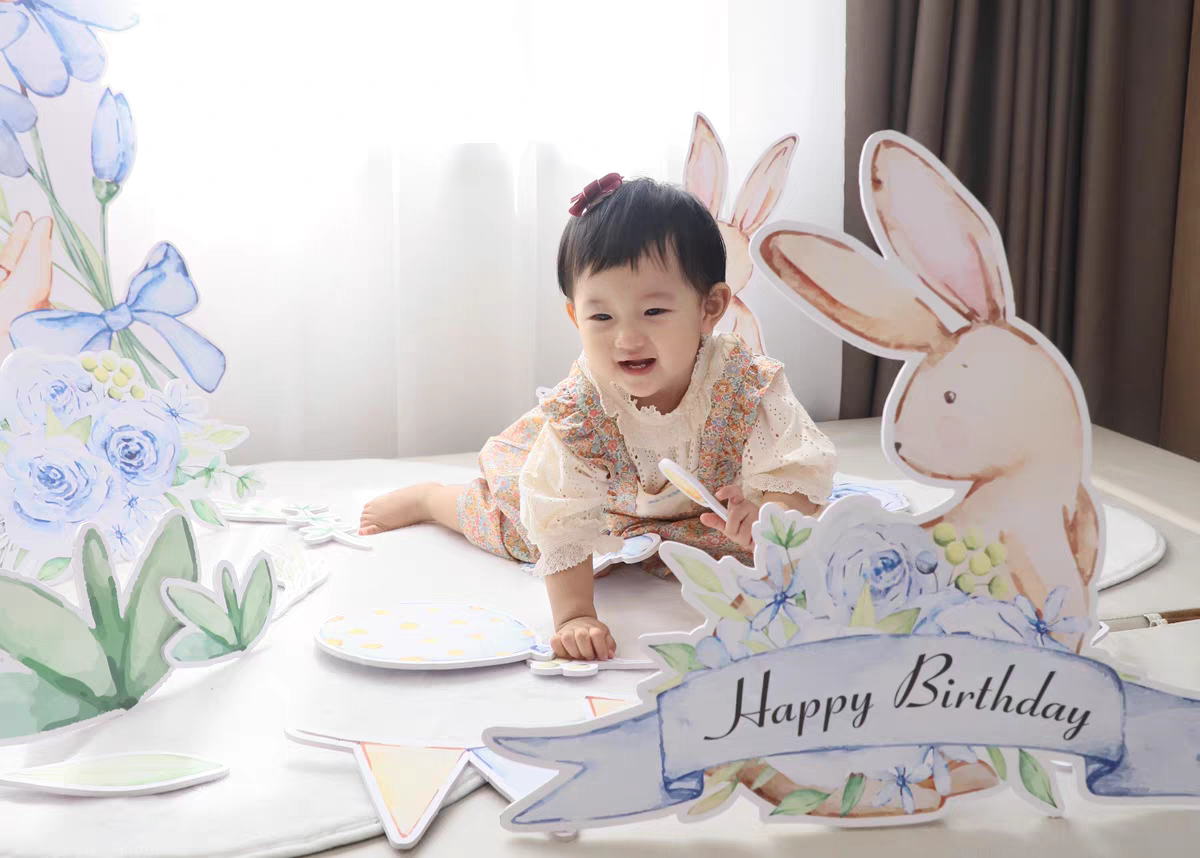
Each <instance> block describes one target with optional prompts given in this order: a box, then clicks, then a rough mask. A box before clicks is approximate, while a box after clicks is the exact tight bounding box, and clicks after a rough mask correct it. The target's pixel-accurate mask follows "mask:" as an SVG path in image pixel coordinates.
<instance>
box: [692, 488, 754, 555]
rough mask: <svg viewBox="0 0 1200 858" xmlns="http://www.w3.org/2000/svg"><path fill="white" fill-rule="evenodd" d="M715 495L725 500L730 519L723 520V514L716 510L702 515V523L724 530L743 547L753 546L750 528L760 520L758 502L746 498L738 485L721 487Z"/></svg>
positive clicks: (718, 498)
mask: <svg viewBox="0 0 1200 858" xmlns="http://www.w3.org/2000/svg"><path fill="white" fill-rule="evenodd" d="M714 497H716V499H717V500H719V501H724V502H725V508H726V510H728V512H729V521H721V516H719V515H717V514H716V513H715V512H706V513H704V514H703V515H701V516H700V523H701V524H704V525H708V526H709V527H711V528H713V529H714V530H719V531H721V532H723V533H724V534H725V535H726V536H728V537H729V538H730V539H732V540H733V541H734V542H736V543H737V544H738V545H740V546H742V548H750V547H751V546H753V545H754V538H753V537H752V536H751V535H750V528H751V527H753V526H754V522H756V521H758V504H756V503H754V502H753V501H748V500H746V496H745V495H744V494H742V490H741V489H740V488H738V487H737V486H725V487H723V488H719V489H717V493H716V495H714Z"/></svg>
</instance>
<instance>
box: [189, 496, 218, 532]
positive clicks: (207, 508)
mask: <svg viewBox="0 0 1200 858" xmlns="http://www.w3.org/2000/svg"><path fill="white" fill-rule="evenodd" d="M192 510H193V511H194V512H195V513H196V517H197V518H199V519H200V520H201V521H203V522H205V523H207V524H211V525H215V526H216V527H224V526H225V522H224V521H222V520H221V516H220V515H218V514H217V511H216V509H214V508H213V506H212V504H210V503H209V502H208V501H205V500H201V499H199V498H197V499H196V500H194V501H192Z"/></svg>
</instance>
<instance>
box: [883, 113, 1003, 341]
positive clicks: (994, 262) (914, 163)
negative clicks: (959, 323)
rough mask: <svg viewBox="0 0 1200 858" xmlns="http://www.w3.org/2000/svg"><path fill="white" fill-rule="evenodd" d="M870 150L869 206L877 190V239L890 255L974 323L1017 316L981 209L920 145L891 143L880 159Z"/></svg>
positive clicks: (999, 246)
mask: <svg viewBox="0 0 1200 858" xmlns="http://www.w3.org/2000/svg"><path fill="white" fill-rule="evenodd" d="M867 147H868V148H867V150H866V151H864V166H865V165H866V164H868V163H869V169H870V184H869V186H868V184H867V183H866V182H865V181H864V183H863V191H864V200H863V203H864V208H865V209H867V210H868V211H870V209H871V208H872V206H871V205H868V204H867V199H866V198H865V197H866V193H867V189H868V187H869V188H870V195H871V197H870V201H871V203H872V204H873V208H874V214H875V215H876V218H877V222H876V223H873V224H872V231H873V232H874V233H875V237H876V240H877V241H878V242H879V246H880V248H882V249H883V250H884V252H885V254H886V255H888V256H896V257H899V258H900V259H901V260H902V261H903V262H904V264H905V265H906V266H908V268H909V269H910V270H911V271H912V272H913V273H914V274H916V275H917V277H919V278H920V279H921V281H922V282H923V283H924V284H925V285H926V286H928V287H929V288H930V289H932V290H933V291H934V292H936V293H937V294H938V295H939V296H940V297H941V298H943V299H944V300H945V301H946V302H947V303H949V304H950V306H952V307H954V308H955V309H956V310H958V312H960V313H962V314H963V315H964V316H966V318H967V319H968V320H969V321H972V322H975V321H989V322H997V321H1000V320H1001V319H1003V318H1004V317H1005V316H1008V315H1013V314H1014V313H1013V308H1012V289H1011V288H1010V287H1009V286H1008V282H1009V280H1008V267H1007V263H1006V261H1005V258H1004V246H1003V243H1002V242H1001V240H1000V234H999V231H998V230H997V229H996V225H995V223H994V222H993V221H992V219H991V217H990V216H989V215H988V213H987V211H986V210H985V209H984V208H983V206H981V205H980V204H979V201H978V200H976V199H975V198H974V197H973V196H971V194H970V193H969V192H967V190H966V188H964V187H963V186H962V185H961V184H960V183H959V181H958V180H957V179H956V178H954V176H953V175H951V173H950V171H949V170H947V169H946V167H945V166H944V165H943V164H942V163H941V162H940V161H938V160H937V159H936V158H934V157H933V155H932V154H930V153H929V152H928V151H927V150H925V149H924V148H923V147H921V146H919V145H918V144H917V143H915V142H914V141H911V140H908V139H907V138H899V137H898V136H883V137H880V138H878V140H877V142H876V143H875V145H874V147H873V151H872V141H868V142H867ZM867 158H869V159H870V160H869V162H868V161H867V160H866V159H867ZM864 178H865V177H864ZM888 248H890V249H891V251H892V252H891V253H888V252H887V250H888Z"/></svg>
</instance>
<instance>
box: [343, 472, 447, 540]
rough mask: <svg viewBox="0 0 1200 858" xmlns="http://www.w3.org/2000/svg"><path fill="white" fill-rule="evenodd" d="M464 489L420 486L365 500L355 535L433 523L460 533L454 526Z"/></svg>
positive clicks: (425, 484) (430, 485)
mask: <svg viewBox="0 0 1200 858" xmlns="http://www.w3.org/2000/svg"><path fill="white" fill-rule="evenodd" d="M465 488H466V487H465V486H461V485H451V486H444V485H442V484H441V483H421V484H420V485H416V486H408V487H407V488H403V489H397V490H396V491H394V492H389V493H388V494H386V495H380V496H379V497H377V498H375V499H374V500H371V501H368V502H367V504H366V506H364V507H363V510H362V516H361V517H360V519H359V524H358V532H359V533H360V534H362V535H363V536H373V535H374V534H376V533H383V532H384V531H387V530H396V529H397V528H401V527H408V526H409V525H412V524H422V523H424V522H427V521H435V522H437V523H438V524H440V525H442V526H443V527H448V528H450V529H451V530H454V531H457V532H459V533H462V526H461V525H460V524H459V523H458V512H457V506H458V497H459V495H461V494H462V493H463V489H465Z"/></svg>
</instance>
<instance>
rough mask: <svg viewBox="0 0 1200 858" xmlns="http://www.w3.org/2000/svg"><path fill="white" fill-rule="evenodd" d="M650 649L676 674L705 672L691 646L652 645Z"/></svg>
mask: <svg viewBox="0 0 1200 858" xmlns="http://www.w3.org/2000/svg"><path fill="white" fill-rule="evenodd" d="M650 649H652V650H654V651H655V652H656V653H658V654H659V655H660V656H662V659H663V661H665V662H666V663H667V664H669V665H670V666H671V668H672V669H673V670H675V671H676V672H677V673H691V672H692V671H695V670H707V668H706V667H705V666H704V665H703V664H702V663H701V662H700V660H699V659H698V658H696V648H695V647H694V646H692V645H691V644H684V643H669V644H652V645H651V646H650Z"/></svg>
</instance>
